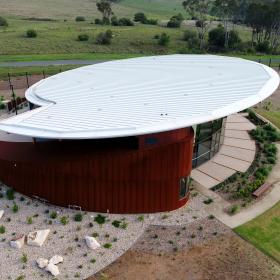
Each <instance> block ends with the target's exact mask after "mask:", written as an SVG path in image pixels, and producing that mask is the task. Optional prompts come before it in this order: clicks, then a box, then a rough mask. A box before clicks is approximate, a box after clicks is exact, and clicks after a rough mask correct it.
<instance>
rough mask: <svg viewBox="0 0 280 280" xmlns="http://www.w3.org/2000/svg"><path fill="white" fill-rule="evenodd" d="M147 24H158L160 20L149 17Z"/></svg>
mask: <svg viewBox="0 0 280 280" xmlns="http://www.w3.org/2000/svg"><path fill="white" fill-rule="evenodd" d="M147 24H150V25H157V24H158V20H157V19H154V18H150V19H148V21H147Z"/></svg>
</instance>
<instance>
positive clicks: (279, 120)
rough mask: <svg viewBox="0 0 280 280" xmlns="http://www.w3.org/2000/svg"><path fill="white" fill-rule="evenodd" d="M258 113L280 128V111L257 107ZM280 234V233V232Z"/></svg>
mask: <svg viewBox="0 0 280 280" xmlns="http://www.w3.org/2000/svg"><path fill="white" fill-rule="evenodd" d="M256 111H257V113H259V114H260V115H262V116H264V117H265V118H266V119H268V120H269V121H271V122H272V123H273V124H274V125H276V126H277V127H278V128H280V111H279V110H278V111H274V110H273V111H266V110H264V109H262V108H259V109H256ZM279 234H280V233H279Z"/></svg>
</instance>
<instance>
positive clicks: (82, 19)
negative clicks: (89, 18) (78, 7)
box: [75, 16, 86, 21]
mask: <svg viewBox="0 0 280 280" xmlns="http://www.w3.org/2000/svg"><path fill="white" fill-rule="evenodd" d="M75 21H86V19H85V17H83V16H77V17H76V18H75Z"/></svg>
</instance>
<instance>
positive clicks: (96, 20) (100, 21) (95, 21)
mask: <svg viewBox="0 0 280 280" xmlns="http://www.w3.org/2000/svg"><path fill="white" fill-rule="evenodd" d="M94 23H95V24H102V20H101V19H100V18H96V19H95V20H94Z"/></svg>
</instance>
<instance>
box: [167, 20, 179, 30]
mask: <svg viewBox="0 0 280 280" xmlns="http://www.w3.org/2000/svg"><path fill="white" fill-rule="evenodd" d="M181 23H182V22H181V21H179V20H178V19H176V18H171V19H170V20H169V21H168V22H167V27H169V28H179V27H180V26H181Z"/></svg>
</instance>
